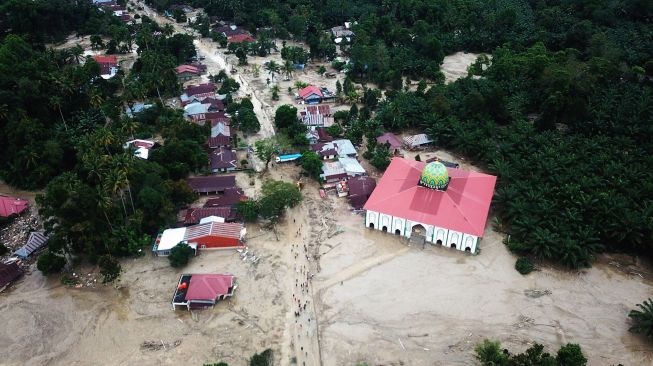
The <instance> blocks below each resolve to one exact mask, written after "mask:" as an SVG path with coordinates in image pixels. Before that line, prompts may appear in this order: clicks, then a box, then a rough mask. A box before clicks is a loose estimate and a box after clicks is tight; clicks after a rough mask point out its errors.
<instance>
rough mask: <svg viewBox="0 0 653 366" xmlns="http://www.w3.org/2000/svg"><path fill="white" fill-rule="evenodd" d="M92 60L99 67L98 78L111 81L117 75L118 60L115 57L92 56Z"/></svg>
mask: <svg viewBox="0 0 653 366" xmlns="http://www.w3.org/2000/svg"><path fill="white" fill-rule="evenodd" d="M93 60H95V62H97V63H98V64H99V65H100V76H101V77H102V78H103V79H111V78H112V77H114V76H116V73H118V58H117V57H116V56H93Z"/></svg>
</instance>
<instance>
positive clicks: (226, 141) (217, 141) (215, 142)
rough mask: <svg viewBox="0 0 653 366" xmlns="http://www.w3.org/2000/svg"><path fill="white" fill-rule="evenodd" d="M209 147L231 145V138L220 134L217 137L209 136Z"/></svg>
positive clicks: (215, 147)
mask: <svg viewBox="0 0 653 366" xmlns="http://www.w3.org/2000/svg"><path fill="white" fill-rule="evenodd" d="M206 144H207V145H208V147H209V148H211V149H217V148H219V147H220V146H229V145H230V144H231V139H230V137H229V136H225V135H218V136H215V137H209V140H208V141H207V142H206Z"/></svg>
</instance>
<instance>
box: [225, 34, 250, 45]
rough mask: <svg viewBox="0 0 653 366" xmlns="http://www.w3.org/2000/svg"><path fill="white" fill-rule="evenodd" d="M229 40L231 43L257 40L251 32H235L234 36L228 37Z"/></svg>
mask: <svg viewBox="0 0 653 366" xmlns="http://www.w3.org/2000/svg"><path fill="white" fill-rule="evenodd" d="M227 41H228V42H229V43H242V42H247V43H254V42H256V40H255V39H254V38H252V36H250V35H249V34H234V35H233V36H229V37H228V38H227Z"/></svg>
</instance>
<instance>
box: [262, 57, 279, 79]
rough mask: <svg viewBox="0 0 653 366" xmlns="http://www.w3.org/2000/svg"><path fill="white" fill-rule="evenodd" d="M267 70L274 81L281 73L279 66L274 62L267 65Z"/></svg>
mask: <svg viewBox="0 0 653 366" xmlns="http://www.w3.org/2000/svg"><path fill="white" fill-rule="evenodd" d="M265 69H266V70H268V73H269V74H270V77H271V78H272V80H273V81H274V75H276V74H278V73H279V69H280V68H279V64H277V63H276V62H275V61H274V60H273V61H268V62H267V63H266V64H265Z"/></svg>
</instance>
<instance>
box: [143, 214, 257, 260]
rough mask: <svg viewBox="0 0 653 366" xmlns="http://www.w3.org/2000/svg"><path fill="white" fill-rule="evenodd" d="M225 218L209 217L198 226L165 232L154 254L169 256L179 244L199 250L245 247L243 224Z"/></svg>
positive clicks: (159, 239)
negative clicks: (227, 220) (226, 220)
mask: <svg viewBox="0 0 653 366" xmlns="http://www.w3.org/2000/svg"><path fill="white" fill-rule="evenodd" d="M224 221H225V220H224V218H221V217H217V216H209V217H205V218H203V219H201V220H200V223H199V224H198V225H193V226H188V227H181V228H175V229H167V230H164V231H163V233H161V234H159V235H158V236H157V238H156V242H155V243H154V246H153V247H152V253H154V255H156V256H168V255H170V250H171V249H172V248H174V247H175V246H177V245H178V244H179V243H184V244H188V245H189V246H190V247H191V248H193V249H194V250H195V251H197V249H225V248H239V247H242V246H244V243H243V238H244V237H245V233H246V232H247V231H246V230H245V227H244V226H243V224H241V223H235V222H224Z"/></svg>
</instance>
